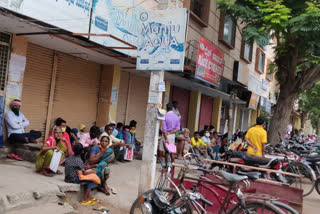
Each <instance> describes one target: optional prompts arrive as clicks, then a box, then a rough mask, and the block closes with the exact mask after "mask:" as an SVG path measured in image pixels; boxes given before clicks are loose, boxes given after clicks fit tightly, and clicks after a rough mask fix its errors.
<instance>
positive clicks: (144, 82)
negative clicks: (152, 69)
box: [127, 75, 149, 140]
mask: <svg viewBox="0 0 320 214" xmlns="http://www.w3.org/2000/svg"><path fill="white" fill-rule="evenodd" d="M148 93H149V79H147V78H145V77H140V76H136V75H131V89H130V96H129V100H128V102H129V103H128V105H129V109H128V121H127V122H128V124H127V125H129V122H130V121H131V120H135V121H137V128H136V130H137V138H138V139H139V140H143V136H144V129H145V124H146V114H147V113H146V111H147V102H148Z"/></svg>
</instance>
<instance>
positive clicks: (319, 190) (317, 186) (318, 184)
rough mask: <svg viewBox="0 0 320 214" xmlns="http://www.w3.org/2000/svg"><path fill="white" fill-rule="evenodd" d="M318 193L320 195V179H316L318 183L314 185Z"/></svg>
mask: <svg viewBox="0 0 320 214" xmlns="http://www.w3.org/2000/svg"><path fill="white" fill-rule="evenodd" d="M314 186H315V188H316V190H317V192H318V194H319V195H320V179H317V180H316V184H315V185H314Z"/></svg>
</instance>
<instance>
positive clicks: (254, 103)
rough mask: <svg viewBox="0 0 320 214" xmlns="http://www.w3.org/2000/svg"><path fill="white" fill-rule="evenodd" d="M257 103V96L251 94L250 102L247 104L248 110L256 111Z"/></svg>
mask: <svg viewBox="0 0 320 214" xmlns="http://www.w3.org/2000/svg"><path fill="white" fill-rule="evenodd" d="M258 103H259V95H257V94H255V93H252V94H251V98H250V102H249V108H252V109H257V107H258Z"/></svg>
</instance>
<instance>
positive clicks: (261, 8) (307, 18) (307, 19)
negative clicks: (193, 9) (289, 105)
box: [217, 0, 320, 71]
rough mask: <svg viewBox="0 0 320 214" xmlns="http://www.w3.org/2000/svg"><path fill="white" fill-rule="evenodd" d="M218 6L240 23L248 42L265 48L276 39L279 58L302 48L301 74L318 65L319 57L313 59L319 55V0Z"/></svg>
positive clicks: (229, 0)
mask: <svg viewBox="0 0 320 214" xmlns="http://www.w3.org/2000/svg"><path fill="white" fill-rule="evenodd" d="M217 4H218V7H219V9H221V10H224V11H226V12H227V14H229V15H230V16H232V17H233V18H234V20H239V21H240V22H241V24H242V26H244V27H243V29H242V30H241V31H242V35H243V37H244V39H245V40H247V41H250V42H252V41H256V42H257V43H258V44H259V45H263V44H262V43H263V41H270V38H274V37H276V38H277V41H278V43H277V46H276V47H275V50H276V54H277V57H280V56H282V55H286V54H291V52H292V50H293V49H294V48H296V47H299V57H300V58H302V59H303V60H301V61H303V62H305V63H306V65H302V66H300V67H299V68H298V69H300V71H302V70H304V69H306V68H310V67H312V66H315V65H316V66H317V65H319V62H320V58H317V57H314V56H320V36H319V35H320V0H273V1H272V0H236V1H233V0H218V1H217ZM277 57H276V58H277ZM302 64H303V63H302ZM299 65H300V64H299Z"/></svg>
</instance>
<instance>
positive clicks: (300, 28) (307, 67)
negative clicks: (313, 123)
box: [217, 0, 320, 144]
mask: <svg viewBox="0 0 320 214" xmlns="http://www.w3.org/2000/svg"><path fill="white" fill-rule="evenodd" d="M217 3H218V7H219V9H220V10H222V11H226V13H227V14H228V15H230V16H231V17H232V18H233V19H234V20H237V21H238V23H239V25H240V26H241V29H239V30H240V32H241V34H242V36H243V38H244V39H245V40H246V41H248V42H253V41H255V42H256V43H258V44H259V45H265V44H264V42H265V41H269V42H267V43H268V44H270V45H273V46H274V52H275V60H274V62H273V66H272V67H273V69H272V70H273V71H272V72H275V76H276V79H277V81H278V83H279V86H280V94H279V97H278V102H277V105H276V108H275V111H274V115H273V118H272V120H271V124H270V129H269V132H268V141H269V142H270V143H273V144H275V143H278V139H279V137H278V136H279V133H280V134H281V135H282V136H283V135H284V134H285V132H286V129H287V124H288V123H289V120H290V114H291V110H292V107H293V104H294V101H295V100H297V99H298V96H299V94H300V93H301V92H303V91H305V90H307V89H309V88H311V87H312V86H313V85H314V84H315V83H316V82H317V81H319V80H320V66H319V63H320V0H274V1H267V0H265V1H263V0H236V1H232V0H218V1H217ZM272 41H275V42H272Z"/></svg>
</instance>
